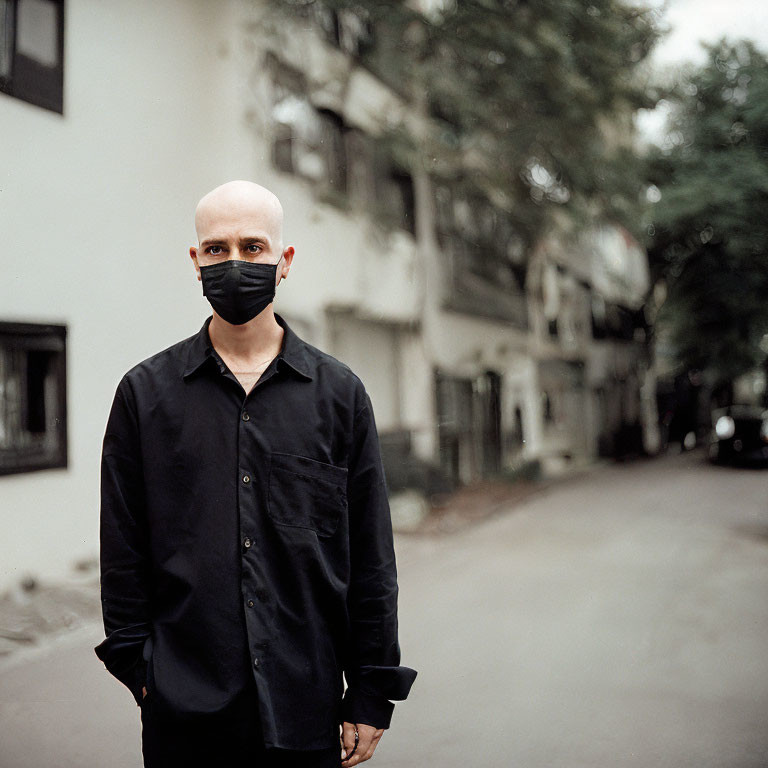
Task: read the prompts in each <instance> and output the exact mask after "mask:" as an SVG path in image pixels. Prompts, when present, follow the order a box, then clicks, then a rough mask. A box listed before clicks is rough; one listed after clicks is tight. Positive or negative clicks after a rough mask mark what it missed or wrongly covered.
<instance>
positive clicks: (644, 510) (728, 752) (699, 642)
mask: <svg viewBox="0 0 768 768" xmlns="http://www.w3.org/2000/svg"><path fill="white" fill-rule="evenodd" d="M396 547H397V555H398V570H399V583H400V645H401V649H402V654H403V659H402V661H403V663H404V664H407V665H408V666H412V667H414V668H415V669H417V670H418V671H419V675H418V677H417V678H416V682H415V683H414V686H413V689H412V691H411V696H410V697H409V699H408V700H407V701H406V702H401V703H398V704H397V706H396V708H395V714H394V717H393V721H392V727H391V728H390V729H389V730H388V731H386V732H385V734H384V737H383V739H382V740H381V742H380V744H379V747H378V749H377V752H376V754H375V755H374V758H373V760H372V761H370V762H369V763H368V764H369V765H371V766H379V768H401V767H403V768H404V767H405V766H409V768H411V767H413V766H425V767H427V768H459V767H461V768H467V767H470V768H474V766H503V767H504V768H517V767H520V768H561V767H562V768H623V767H624V766H628V767H629V766H632V767H633V768H634V767H637V768H641V767H642V768H649V767H650V766H653V768H664V767H666V766H669V768H686V767H687V766H691V768H693V767H694V766H695V768H715V767H717V768H766V767H768V653H766V650H768V601H767V600H766V598H768V471H765V472H762V471H746V470H733V469H727V468H719V467H718V468H715V467H710V466H708V465H707V464H705V463H704V461H703V459H702V457H701V454H700V453H698V452H697V453H694V454H684V455H682V456H670V457H665V458H661V459H655V460H651V461H645V462H640V463H634V464H627V465H616V466H608V467H604V468H600V469H598V470H595V471H592V472H589V473H587V474H585V475H582V476H580V477H578V478H575V479H571V480H568V481H567V482H562V483H558V484H556V485H554V486H553V487H551V488H549V489H548V490H546V491H544V492H542V493H539V494H537V495H535V496H533V497H530V498H529V499H527V500H526V501H524V502H523V503H521V504H518V505H516V506H515V507H514V508H513V509H510V510H509V511H508V512H506V513H504V514H502V515H500V516H497V517H494V518H492V519H489V520H486V521H484V522H482V523H479V524H478V525H476V526H475V527H474V528H472V529H471V530H463V531H461V532H459V533H456V534H453V535H451V536H449V537H440V538H429V539H426V538H415V537H411V536H406V535H404V534H398V535H397V537H396ZM101 637H102V630H101V626H100V625H99V624H89V625H88V626H86V627H83V628H82V629H80V630H78V631H77V632H75V633H73V634H71V635H70V636H68V637H66V638H63V639H60V640H57V641H56V642H53V643H49V644H48V645H46V647H45V648H44V649H42V650H38V651H34V652H33V651H30V652H25V653H24V655H21V654H17V655H16V656H15V657H14V658H12V659H11V661H10V662H6V663H5V664H4V665H3V667H2V669H0V768H47V767H48V766H51V767H54V766H55V768H75V767H76V768H96V767H97V766H98V767H99V768H104V767H105V766H109V767H110V768H139V767H140V766H141V754H140V728H141V725H140V721H139V711H138V708H137V707H136V705H135V703H134V702H133V699H132V698H131V696H130V694H129V693H128V692H127V691H126V690H125V689H124V688H122V686H120V684H119V683H117V682H115V681H113V680H112V679H111V678H110V677H109V675H108V674H107V673H106V671H105V670H104V668H103V666H102V665H101V663H100V662H99V661H98V659H96V657H95V655H94V654H93V650H92V649H93V646H94V645H96V644H97V643H98V642H99V641H100V640H101Z"/></svg>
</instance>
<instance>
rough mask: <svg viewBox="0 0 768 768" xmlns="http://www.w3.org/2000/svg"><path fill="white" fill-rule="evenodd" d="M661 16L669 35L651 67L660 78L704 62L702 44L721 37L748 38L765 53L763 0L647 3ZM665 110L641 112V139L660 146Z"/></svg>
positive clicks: (767, 12) (767, 5) (767, 36)
mask: <svg viewBox="0 0 768 768" xmlns="http://www.w3.org/2000/svg"><path fill="white" fill-rule="evenodd" d="M649 1H650V3H651V4H652V5H654V6H656V7H657V8H660V9H664V7H665V6H666V11H665V12H664V15H663V20H664V22H665V24H666V25H667V26H669V27H671V29H670V32H669V33H668V34H667V35H666V37H665V38H664V39H663V40H662V41H661V42H660V43H659V44H658V46H657V48H656V50H655V51H654V53H653V56H652V58H651V66H652V67H653V68H654V70H655V71H656V72H657V73H658V74H659V75H661V76H664V75H665V74H666V75H670V74H671V73H672V72H673V71H674V69H675V68H676V67H677V66H679V65H680V64H684V63H686V62H693V63H695V64H700V63H702V62H703V61H704V57H705V53H704V50H703V48H702V47H701V45H700V42H701V41H704V42H715V41H717V40H719V39H720V37H722V36H723V35H725V36H726V37H728V38H730V39H737V38H743V37H746V38H750V39H751V40H753V41H754V42H755V43H756V44H757V46H758V47H759V48H760V49H761V50H763V51H765V52H766V53H768V2H766V0H667V2H666V3H664V2H662V0H649ZM667 114H668V109H667V108H666V106H665V105H664V104H662V105H661V106H660V107H658V108H657V109H655V110H653V111H651V112H647V111H641V112H640V114H639V115H638V118H637V125H638V129H639V131H640V134H641V136H642V137H643V138H644V139H646V140H648V141H653V142H655V143H659V144H660V143H662V142H663V137H664V126H665V123H666V119H667Z"/></svg>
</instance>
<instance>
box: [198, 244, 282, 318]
mask: <svg viewBox="0 0 768 768" xmlns="http://www.w3.org/2000/svg"><path fill="white" fill-rule="evenodd" d="M282 258H283V257H282V256H281V257H280V259H282ZM280 259H278V261H277V264H279V263H280ZM277 264H260V263H258V262H250V261H242V260H240V259H227V260H226V261H222V262H220V263H219V264H209V265H207V266H205V267H200V278H201V280H202V282H203V296H205V297H206V298H207V299H208V301H209V302H210V303H211V306H212V307H213V308H214V309H215V310H216V312H217V313H218V314H219V315H221V317H223V318H224V319H225V320H226V321H227V322H228V323H232V325H242V324H243V323H247V322H248V321H249V320H251V319H252V318H254V317H256V315H258V314H259V312H261V311H263V310H264V308H265V307H266V306H267V305H268V304H270V303H271V302H272V300H273V299H274V298H275V280H276V278H277Z"/></svg>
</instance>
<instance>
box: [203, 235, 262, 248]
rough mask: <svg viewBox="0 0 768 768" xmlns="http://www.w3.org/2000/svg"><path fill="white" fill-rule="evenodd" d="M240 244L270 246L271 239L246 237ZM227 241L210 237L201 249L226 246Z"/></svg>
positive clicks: (242, 238) (257, 236) (258, 236)
mask: <svg viewBox="0 0 768 768" xmlns="http://www.w3.org/2000/svg"><path fill="white" fill-rule="evenodd" d="M240 243H264V245H269V237H267V235H244V236H243V237H241V238H240ZM226 244H227V241H226V240H224V239H222V238H220V237H209V238H206V239H205V240H203V242H202V243H200V247H201V248H206V247H208V246H209V245H226Z"/></svg>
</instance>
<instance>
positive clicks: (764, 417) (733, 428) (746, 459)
mask: <svg viewBox="0 0 768 768" xmlns="http://www.w3.org/2000/svg"><path fill="white" fill-rule="evenodd" d="M709 458H710V460H711V461H713V462H715V463H723V464H741V465H754V466H768V408H764V407H763V406H760V405H745V404H741V405H736V404H735V405H728V406H726V407H724V408H715V409H714V410H713V411H712V433H711V439H710V444H709Z"/></svg>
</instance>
